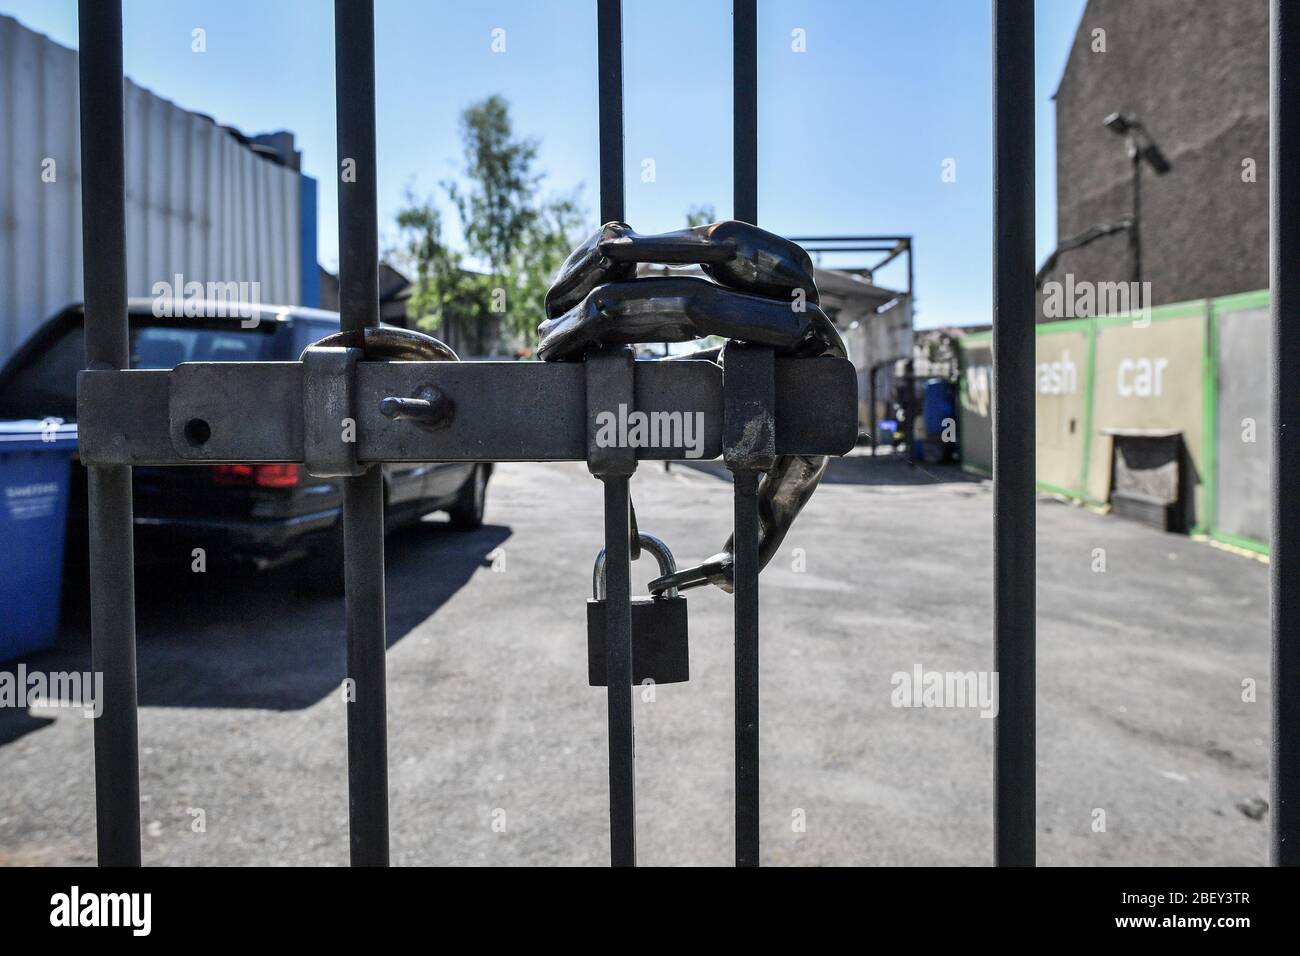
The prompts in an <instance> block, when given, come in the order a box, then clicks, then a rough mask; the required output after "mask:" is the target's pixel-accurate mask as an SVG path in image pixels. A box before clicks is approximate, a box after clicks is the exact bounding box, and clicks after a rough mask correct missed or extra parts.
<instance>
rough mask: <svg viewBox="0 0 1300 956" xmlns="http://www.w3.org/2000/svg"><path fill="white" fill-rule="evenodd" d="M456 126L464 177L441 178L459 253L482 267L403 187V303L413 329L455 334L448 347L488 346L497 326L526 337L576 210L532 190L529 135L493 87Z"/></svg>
mask: <svg viewBox="0 0 1300 956" xmlns="http://www.w3.org/2000/svg"><path fill="white" fill-rule="evenodd" d="M460 133H461V145H462V148H463V152H464V161H465V166H464V181H463V182H452V181H445V182H443V183H442V184H441V185H442V188H443V190H444V191H445V192H446V195H447V198H448V200H449V203H450V205H451V206H452V207H453V208H454V209H455V210H456V212H457V214H458V215H459V217H460V220H461V225H462V233H463V234H464V237H465V245H466V252H467V253H468V255H469V256H470V257H472V259H474V260H476V261H478V262H480V263H482V264H483V266H484V267H485V268H486V270H487V274H486V275H484V274H480V273H475V272H471V271H469V270H467V269H466V268H465V267H464V265H463V264H462V259H461V256H460V255H459V254H458V253H456V252H454V251H452V250H451V249H449V248H448V247H447V246H446V244H445V243H444V242H443V239H442V222H441V216H440V214H439V212H438V207H437V206H436V204H435V203H434V201H433V200H432V199H428V200H424V201H419V200H417V199H416V198H415V197H414V196H412V195H410V194H408V196H407V208H405V209H403V210H402V211H401V212H399V213H398V217H397V221H398V226H399V227H400V228H401V230H402V234H403V246H402V254H403V257H404V259H405V260H406V261H407V263H408V264H409V266H410V267H411V268H412V269H413V270H414V272H415V273H416V287H417V288H416V290H415V292H414V294H413V295H412V297H411V302H410V306H409V311H410V314H411V315H412V316H413V317H414V318H416V319H417V323H418V324H419V325H420V327H421V328H433V329H438V330H439V331H441V332H443V334H445V335H454V336H457V337H459V342H460V344H459V345H458V346H457V347H459V348H461V349H462V350H465V351H468V352H471V353H475V354H483V353H485V352H489V351H492V350H494V349H496V348H498V347H499V345H500V338H501V335H502V334H504V335H508V336H513V337H516V338H518V339H520V340H522V341H523V342H524V343H525V344H530V343H532V342H533V340H534V339H535V338H536V332H537V325H538V323H540V322H541V321H542V319H543V318H544V317H545V311H544V304H545V299H546V290H547V288H548V287H549V286H550V283H551V280H552V279H553V278H554V276H555V273H556V272H557V271H558V269H559V267H560V264H561V263H563V261H564V259H565V257H566V256H567V255H568V254H569V252H570V251H571V249H572V247H573V245H574V243H575V241H576V239H577V238H578V237H579V236H580V235H581V232H582V229H583V226H584V224H585V220H586V215H585V212H584V211H583V209H582V208H581V206H580V204H579V203H578V201H577V198H576V195H575V196H569V197H559V198H541V197H539V191H540V187H541V183H542V179H543V176H542V174H541V173H539V172H537V171H536V170H535V168H534V166H535V162H536V159H537V141H536V140H532V139H524V138H520V137H517V136H516V135H515V134H514V128H513V124H512V122H511V119H510V110H509V105H508V104H507V103H506V101H505V100H504V99H502V98H501V97H500V96H489V97H488V98H486V99H484V100H482V101H481V102H478V103H474V104H472V105H471V106H469V107H468V108H467V109H466V110H465V111H464V113H463V114H462V115H461V122H460ZM449 344H455V343H449Z"/></svg>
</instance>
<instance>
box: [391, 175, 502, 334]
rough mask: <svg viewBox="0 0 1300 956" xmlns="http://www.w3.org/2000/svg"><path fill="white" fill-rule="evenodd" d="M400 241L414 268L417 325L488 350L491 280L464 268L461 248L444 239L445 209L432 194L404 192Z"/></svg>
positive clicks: (412, 310)
mask: <svg viewBox="0 0 1300 956" xmlns="http://www.w3.org/2000/svg"><path fill="white" fill-rule="evenodd" d="M397 225H398V228H399V229H400V231H401V236H402V244H401V247H400V248H399V250H398V252H397V255H398V257H399V258H400V259H401V260H402V261H403V264H404V265H405V266H406V267H407V269H408V270H410V271H412V272H414V274H415V278H414V282H413V283H412V291H411V298H410V300H409V302H408V303H407V315H409V316H410V317H411V318H413V319H415V320H416V326H417V327H418V328H420V329H422V330H424V331H426V332H431V333H435V334H437V335H439V336H440V337H441V338H442V339H443V341H445V342H446V343H447V344H448V345H450V346H451V347H452V348H454V349H456V350H458V351H462V352H467V353H474V354H483V353H484V352H488V351H490V350H491V349H492V348H493V346H494V345H495V343H494V342H491V341H489V340H490V339H491V338H492V330H491V325H492V316H491V312H490V296H489V283H488V282H487V281H486V278H487V277H486V276H480V275H476V274H475V273H473V272H470V271H468V270H466V269H465V268H464V266H463V265H462V264H461V257H460V254H459V253H457V252H456V251H455V250H453V249H451V248H449V247H448V246H447V245H446V244H445V243H444V242H443V240H442V214H441V213H440V212H439V211H438V207H437V206H436V205H435V204H434V202H433V200H432V198H429V199H423V200H421V199H419V198H418V197H416V196H415V194H414V193H412V192H411V191H409V190H408V191H407V194H406V208H404V209H402V210H401V211H400V212H398V214H397Z"/></svg>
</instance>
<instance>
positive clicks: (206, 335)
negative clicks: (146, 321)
mask: <svg viewBox="0 0 1300 956" xmlns="http://www.w3.org/2000/svg"><path fill="white" fill-rule="evenodd" d="M272 328H273V326H272V325H271V324H270V323H266V324H265V325H262V324H259V325H258V327H257V328H252V329H240V328H230V329H202V328H200V329H192V328H188V329H187V328H175V327H170V328H169V327H166V326H158V325H146V326H141V327H139V328H136V329H133V330H132V332H131V367H132V368H175V367H176V366H177V365H180V364H181V363H182V362H263V361H270V359H271V358H272V356H271V354H270V349H271V341H272V336H271V335H269V334H267V333H268V332H270V331H271V330H272Z"/></svg>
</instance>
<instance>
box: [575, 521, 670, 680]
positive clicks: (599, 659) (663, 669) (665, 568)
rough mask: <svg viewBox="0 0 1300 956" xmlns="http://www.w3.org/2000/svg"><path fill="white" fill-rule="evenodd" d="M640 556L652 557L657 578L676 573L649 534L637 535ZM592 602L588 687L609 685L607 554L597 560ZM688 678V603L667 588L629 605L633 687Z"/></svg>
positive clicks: (663, 548)
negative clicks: (647, 554) (606, 662)
mask: <svg viewBox="0 0 1300 956" xmlns="http://www.w3.org/2000/svg"><path fill="white" fill-rule="evenodd" d="M637 539H638V540H639V541H640V544H641V550H642V551H648V552H650V553H651V554H653V555H654V556H655V560H656V561H657V562H658V563H659V573H660V574H661V575H664V574H671V573H673V572H674V571H676V570H677V562H676V561H674V560H673V553H672V552H671V551H670V550H668V545H667V544H665V543H664V542H663V541H662V540H660V539H659V538H656V537H655V536H654V535H652V534H645V533H644V532H640V533H638V534H637ZM591 591H592V596H591V598H590V599H589V600H588V601H587V682H588V683H589V684H590V685H591V686H592V687H604V686H606V685H607V684H608V679H607V676H606V668H605V635H606V622H607V616H606V611H607V609H608V607H609V605H608V602H607V601H606V600H605V551H604V549H603V548H602V549H601V552H600V554H598V555H596V566H595V567H594V568H593V569H592V574H591ZM689 677H690V652H689V647H688V643H687V622H686V598H684V597H681V596H680V595H679V594H678V593H677V589H676V588H670V589H668V590H667V591H664V592H663V593H662V594H657V595H654V596H653V597H651V596H646V597H634V598H633V599H632V683H633V685H637V684H641V683H642V682H644V681H646V680H650V681H653V682H654V683H656V684H679V683H682V682H684V681H686V680H688V679H689Z"/></svg>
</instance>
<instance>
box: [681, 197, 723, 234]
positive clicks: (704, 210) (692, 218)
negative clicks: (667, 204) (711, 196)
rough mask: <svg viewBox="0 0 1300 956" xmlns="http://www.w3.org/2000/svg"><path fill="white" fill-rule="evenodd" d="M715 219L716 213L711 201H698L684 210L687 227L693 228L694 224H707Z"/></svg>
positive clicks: (715, 220)
mask: <svg viewBox="0 0 1300 956" xmlns="http://www.w3.org/2000/svg"><path fill="white" fill-rule="evenodd" d="M717 221H718V213H717V210H716V209H714V208H713V203H711V202H706V203H699V204H696V205H693V206H691V208H690V209H688V210H686V226H687V228H689V229H694V228H695V227H696V226H707V225H708V224H709V223H711V222H717Z"/></svg>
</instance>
